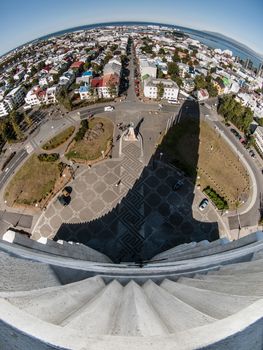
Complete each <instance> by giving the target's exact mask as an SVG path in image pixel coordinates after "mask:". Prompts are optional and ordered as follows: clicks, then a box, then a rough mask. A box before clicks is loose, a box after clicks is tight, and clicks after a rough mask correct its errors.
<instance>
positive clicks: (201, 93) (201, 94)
mask: <svg viewBox="0 0 263 350" xmlns="http://www.w3.org/2000/svg"><path fill="white" fill-rule="evenodd" d="M196 97H197V99H198V101H204V100H207V99H208V98H209V93H208V91H207V90H206V89H200V90H198V91H197V92H196Z"/></svg>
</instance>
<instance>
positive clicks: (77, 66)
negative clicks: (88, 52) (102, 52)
mask: <svg viewBox="0 0 263 350" xmlns="http://www.w3.org/2000/svg"><path fill="white" fill-rule="evenodd" d="M83 64H84V62H81V61H77V62H73V63H72V65H71V66H70V68H80V67H82V66H83Z"/></svg>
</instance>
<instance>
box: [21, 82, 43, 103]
mask: <svg viewBox="0 0 263 350" xmlns="http://www.w3.org/2000/svg"><path fill="white" fill-rule="evenodd" d="M45 99H46V92H45V91H44V90H42V88H41V87H40V86H38V85H37V86H34V87H33V88H32V89H31V90H29V91H28V93H27V94H26V97H25V102H26V103H27V104H28V105H29V106H31V107H32V106H40V105H41V104H43V103H45Z"/></svg>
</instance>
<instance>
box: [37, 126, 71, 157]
mask: <svg viewBox="0 0 263 350" xmlns="http://www.w3.org/2000/svg"><path fill="white" fill-rule="evenodd" d="M74 131H75V127H74V126H70V127H69V128H67V129H66V130H64V131H62V132H61V133H60V134H58V135H56V136H55V137H53V138H52V139H51V140H49V141H48V142H46V143H45V144H44V146H42V148H43V149H44V150H46V151H49V150H51V149H54V148H56V147H58V146H60V145H62V143H64V142H66V141H67V140H68V139H69V138H70V136H71V135H72V134H73V133H74Z"/></svg>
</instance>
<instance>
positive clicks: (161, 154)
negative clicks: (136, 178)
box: [160, 152, 163, 160]
mask: <svg viewBox="0 0 263 350" xmlns="http://www.w3.org/2000/svg"><path fill="white" fill-rule="evenodd" d="M162 156H163V153H162V152H160V160H161V159H162Z"/></svg>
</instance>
